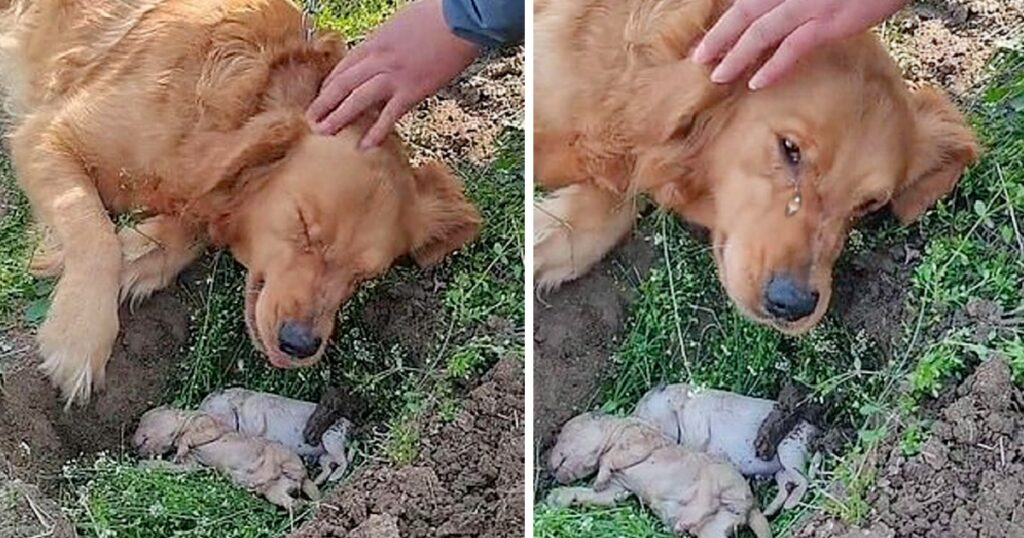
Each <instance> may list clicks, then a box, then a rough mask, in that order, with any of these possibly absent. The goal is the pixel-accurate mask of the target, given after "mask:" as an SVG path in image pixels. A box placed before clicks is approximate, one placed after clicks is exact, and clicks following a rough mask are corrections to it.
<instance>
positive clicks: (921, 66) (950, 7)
mask: <svg viewBox="0 0 1024 538" xmlns="http://www.w3.org/2000/svg"><path fill="white" fill-rule="evenodd" d="M1022 27H1024V0H925V1H917V2H914V3H913V4H912V5H911V6H910V7H908V8H907V9H904V10H903V11H901V12H900V13H899V14H897V15H896V16H895V17H894V18H893V19H892V20H890V22H889V23H888V28H887V29H886V30H883V33H884V32H885V31H895V32H896V33H897V34H898V37H897V38H896V40H895V41H896V45H895V46H893V47H892V49H893V54H894V55H895V56H896V59H897V60H898V61H899V63H900V65H901V67H903V71H904V74H905V76H906V77H907V79H909V80H911V81H913V82H926V83H929V84H937V85H939V86H941V87H943V88H945V89H946V90H948V91H950V92H952V93H953V94H954V95H956V96H964V95H965V94H967V93H969V92H970V90H972V89H973V88H975V87H976V86H977V85H978V84H979V82H981V80H982V79H983V78H984V75H985V67H986V66H987V65H988V62H989V60H991V59H992V55H993V54H994V53H995V51H996V50H997V49H998V48H999V47H1006V46H1009V45H1010V43H1011V40H1012V39H1014V38H1016V39H1020V29H1021V28H1022ZM1015 34H1016V35H1015Z"/></svg>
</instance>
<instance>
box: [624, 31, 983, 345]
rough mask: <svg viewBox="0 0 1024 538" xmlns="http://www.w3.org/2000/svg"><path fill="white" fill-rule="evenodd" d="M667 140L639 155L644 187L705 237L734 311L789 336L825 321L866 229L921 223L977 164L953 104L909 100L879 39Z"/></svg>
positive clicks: (931, 94)
mask: <svg viewBox="0 0 1024 538" xmlns="http://www.w3.org/2000/svg"><path fill="white" fill-rule="evenodd" d="M681 95H685V93H681ZM661 102H665V100H664V99H661ZM680 106H682V105H680ZM691 106H692V103H691ZM682 116H683V115H681V114H676V115H673V114H665V117H666V118H669V119H670V118H673V117H682ZM662 129H663V131H664V132H665V133H670V134H667V136H666V137H665V140H663V141H661V142H659V143H658V144H654V145H652V146H651V147H649V148H648V149H647V150H646V151H641V152H640V153H639V154H638V160H637V166H638V170H639V173H640V174H641V180H640V181H641V182H642V183H647V184H649V185H650V186H648V187H647V189H646V190H648V191H649V192H651V193H652V194H653V195H654V197H655V199H656V200H658V201H659V202H660V203H661V204H662V205H665V206H669V207H672V208H674V209H676V210H678V211H679V212H681V213H682V214H684V215H685V216H686V217H688V218H689V219H691V220H693V221H695V222H697V223H699V224H701V225H703V226H705V227H707V228H708V229H709V230H710V234H711V239H712V241H713V247H714V258H715V261H716V263H717V265H718V269H719V277H720V279H721V281H722V283H723V285H724V287H725V289H726V291H727V292H728V295H729V296H730V298H731V299H732V300H733V301H734V302H735V303H736V304H737V305H738V306H739V308H740V309H741V310H742V311H743V312H744V313H745V314H746V315H748V316H749V317H751V318H753V319H755V320H757V321H759V322H762V323H766V324H770V325H772V326H774V327H776V328H777V329H779V330H782V331H784V332H786V333H793V334H797V333H801V332H804V331H806V330H808V329H810V328H811V327H813V326H814V325H815V324H817V323H818V321H819V320H820V319H821V318H822V316H823V315H824V313H825V311H826V309H827V307H828V303H829V299H830V296H831V290H832V269H833V265H834V263H835V261H836V259H837V258H838V257H839V254H840V252H841V250H842V248H843V245H844V243H845V241H846V238H847V235H848V233H849V231H850V228H851V226H852V225H853V224H854V223H855V222H856V221H857V220H858V219H859V218H861V217H862V216H864V215H866V214H868V213H871V212H873V211H876V210H879V209H881V208H883V207H886V206H889V207H890V208H891V209H892V211H893V213H894V214H895V215H896V216H897V217H898V218H899V219H900V220H901V221H902V222H904V223H908V222H911V221H913V220H915V219H916V218H918V217H919V216H920V215H921V214H922V213H923V212H924V211H925V210H926V209H927V208H928V207H929V206H931V205H932V204H933V203H935V202H936V201H937V200H938V199H939V198H940V197H942V196H944V195H945V194H947V193H949V192H950V191H951V190H952V189H953V187H954V186H955V184H956V182H957V180H958V178H959V177H960V175H961V173H962V172H963V171H964V169H965V167H966V166H967V165H968V164H970V163H971V162H972V161H973V160H974V159H975V158H976V155H977V151H978V149H977V143H976V142H975V138H974V136H973V134H972V133H971V130H970V129H969V127H968V126H967V124H966V122H965V121H964V118H963V116H962V115H961V114H960V113H959V112H958V111H957V110H956V108H955V107H954V106H953V104H952V103H951V102H950V101H949V100H948V99H947V98H945V97H944V96H942V95H941V94H940V93H938V92H936V91H934V90H931V89H921V90H918V91H916V92H910V91H909V90H908V89H907V88H906V86H905V84H904V82H903V81H902V79H901V77H900V74H899V72H898V70H897V69H896V67H895V65H894V64H893V62H892V60H891V59H890V58H889V57H888V55H887V53H886V52H885V51H884V49H883V48H882V47H881V45H880V43H878V42H877V40H876V39H874V38H873V37H870V36H862V37H860V38H854V39H851V40H848V41H846V42H843V43H840V44H838V45H835V46H831V47H826V48H824V49H823V50H820V51H818V52H817V53H815V54H813V55H812V56H811V57H809V58H808V59H807V60H806V61H805V62H803V63H802V64H801V66H800V67H799V68H798V69H797V70H796V71H795V72H794V73H792V74H791V75H790V76H789V77H787V78H786V79H784V80H783V81H780V82H779V83H777V84H776V85H774V86H772V87H769V88H767V89H763V90H758V91H754V92H751V91H749V90H747V89H746V87H745V81H742V82H739V83H737V84H736V85H735V86H733V87H731V88H728V89H725V90H723V91H721V93H720V94H718V95H717V96H716V97H715V98H712V99H710V100H709V102H708V103H707V106H706V107H704V108H703V109H701V108H698V109H697V111H696V113H695V114H693V115H691V116H686V120H685V121H683V122H681V123H677V124H675V125H672V126H668V127H662Z"/></svg>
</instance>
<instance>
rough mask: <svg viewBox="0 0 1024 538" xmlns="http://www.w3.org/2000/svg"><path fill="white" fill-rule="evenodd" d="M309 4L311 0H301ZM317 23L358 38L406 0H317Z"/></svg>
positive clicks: (347, 36)
mask: <svg viewBox="0 0 1024 538" xmlns="http://www.w3.org/2000/svg"><path fill="white" fill-rule="evenodd" d="M300 3H301V4H304V5H307V6H309V5H310V4H312V3H313V2H312V1H311V0H301V1H300ZM315 3H316V4H317V12H316V21H317V25H319V26H321V27H324V28H330V29H331V30H335V31H338V32H341V34H342V35H344V36H345V37H346V38H349V39H352V38H358V37H361V36H363V35H364V34H366V33H367V32H369V31H370V30H372V29H374V28H376V27H377V26H378V25H379V24H380V23H382V22H384V20H385V19H387V18H388V16H389V15H391V14H392V13H394V11H395V10H396V9H398V7H400V6H401V5H402V4H405V3H406V0H330V1H324V0H319V1H316V2H315Z"/></svg>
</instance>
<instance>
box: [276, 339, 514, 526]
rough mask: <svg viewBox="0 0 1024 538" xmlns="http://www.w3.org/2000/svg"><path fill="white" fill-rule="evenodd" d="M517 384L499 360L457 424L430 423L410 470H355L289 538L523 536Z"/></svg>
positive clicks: (509, 364)
mask: <svg viewBox="0 0 1024 538" xmlns="http://www.w3.org/2000/svg"><path fill="white" fill-rule="evenodd" d="M522 380H523V366H522V364H521V362H520V361H518V360H516V359H504V360H502V361H500V362H499V363H498V364H497V366H495V367H494V369H492V370H491V372H489V373H488V374H487V375H485V376H484V377H483V379H482V382H481V384H480V385H479V386H477V387H476V388H475V389H473V390H472V391H471V392H470V393H469V395H468V397H467V398H466V400H464V401H463V402H462V406H461V410H460V412H459V413H458V415H457V416H456V417H455V419H454V420H452V421H445V420H444V419H443V418H441V417H438V416H435V417H433V418H431V419H429V420H428V423H427V427H426V428H425V432H426V433H425V435H424V437H423V439H422V440H421V449H420V454H419V457H418V458H417V460H416V461H415V462H414V463H413V464H412V465H408V466H404V467H401V468H397V469H396V468H394V467H391V466H383V465H373V466H369V467H366V468H363V469H362V470H360V471H358V472H357V473H356V475H355V476H354V477H352V478H351V479H350V480H349V481H348V482H347V483H346V484H345V485H344V486H342V487H341V488H339V489H337V490H335V491H334V492H333V493H332V494H331V496H330V498H328V499H327V500H326V501H325V504H324V505H323V506H321V508H320V509H319V511H318V513H317V514H316V515H315V516H314V518H313V519H312V521H310V522H309V523H307V524H306V525H304V526H303V527H301V528H300V529H299V530H298V531H296V532H294V533H293V534H291V535H290V536H291V538H361V537H370V536H373V537H375V538H398V537H399V536H401V537H402V538H421V537H422V538H428V537H430V538H433V537H443V536H452V537H457V536H465V537H470V536H471V537H485V538H486V537H494V538H499V537H500V538H505V537H508V538H513V537H516V538H518V537H519V536H522V535H523V515H524V514H523V496H524V489H523V488H524V485H523V484H524V482H523V480H524V478H523V469H524V465H525V461H524V458H523V435H524V428H523V421H524V419H525V417H524V409H523V402H524V400H523V382H522Z"/></svg>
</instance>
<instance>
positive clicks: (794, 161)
mask: <svg viewBox="0 0 1024 538" xmlns="http://www.w3.org/2000/svg"><path fill="white" fill-rule="evenodd" d="M779 153H781V154H782V158H783V159H784V160H785V161H786V163H787V164H789V165H790V166H793V167H795V166H798V165H799V164H800V158H801V155H800V146H798V145H796V142H793V141H792V140H790V139H788V138H786V137H784V136H781V137H779Z"/></svg>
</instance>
